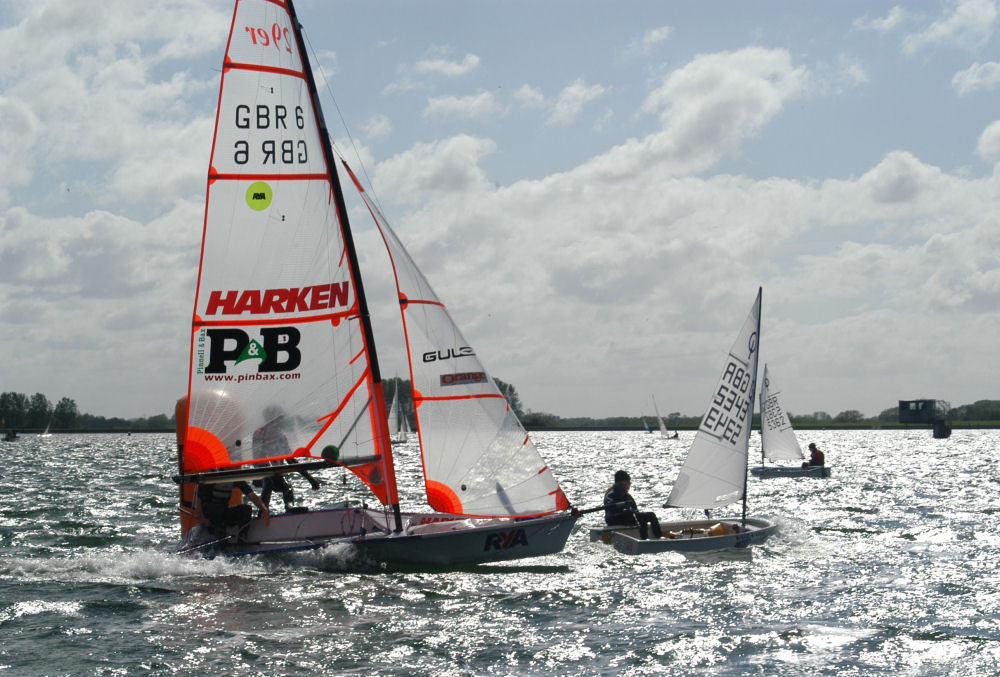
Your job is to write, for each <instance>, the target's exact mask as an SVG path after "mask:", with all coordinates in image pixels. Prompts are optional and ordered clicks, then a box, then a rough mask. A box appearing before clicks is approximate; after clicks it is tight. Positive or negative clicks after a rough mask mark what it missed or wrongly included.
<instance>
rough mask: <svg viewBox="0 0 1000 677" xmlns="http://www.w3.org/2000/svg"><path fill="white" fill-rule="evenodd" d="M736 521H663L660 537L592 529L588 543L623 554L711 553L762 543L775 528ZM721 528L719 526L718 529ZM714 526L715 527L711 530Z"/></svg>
mask: <svg viewBox="0 0 1000 677" xmlns="http://www.w3.org/2000/svg"><path fill="white" fill-rule="evenodd" d="M740 523H741V522H740V520H739V518H727V519H721V520H716V519H705V520H687V521H681V522H662V523H661V524H660V528H661V529H662V530H663V536H664V537H663V538H650V539H647V540H642V539H640V538H639V529H638V527H606V528H604V529H591V532H590V540H592V541H598V540H600V541H603V542H605V543H608V542H609V541H610V543H611V545H613V546H614V548H615V550H617V551H618V552H622V553H625V554H626V555H642V554H647V553H657V552H682V553H683V552H712V551H715V550H728V549H731V548H748V547H750V546H752V545H756V544H758V543H763V542H764V541H765V540H767V539H768V537H770V536H771V534H773V533H774V532H775V531H777V529H778V527H777V525H776V524H774V523H773V522H770V521H768V520H764V519H756V518H748V519H747V522H746V529H745V530H743V529H742V527H740V531H735V529H734V528H733V527H739V525H740ZM720 525H721V526H720ZM713 527H715V528H714V529H713Z"/></svg>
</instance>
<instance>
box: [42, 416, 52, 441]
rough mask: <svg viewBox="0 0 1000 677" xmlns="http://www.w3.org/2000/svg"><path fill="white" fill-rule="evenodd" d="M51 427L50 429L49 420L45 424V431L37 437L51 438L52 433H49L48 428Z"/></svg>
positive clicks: (50, 421) (50, 423)
mask: <svg viewBox="0 0 1000 677" xmlns="http://www.w3.org/2000/svg"><path fill="white" fill-rule="evenodd" d="M51 427H52V420H51V419H49V422H48V423H46V424H45V431H44V432H42V433H41V434H40V435H39V437H52V433H50V432H49V428H51Z"/></svg>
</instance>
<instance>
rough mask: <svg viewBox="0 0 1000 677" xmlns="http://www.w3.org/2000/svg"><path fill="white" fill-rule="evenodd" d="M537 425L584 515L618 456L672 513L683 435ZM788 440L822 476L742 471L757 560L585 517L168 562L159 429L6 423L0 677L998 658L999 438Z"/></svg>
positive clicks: (940, 666) (758, 669)
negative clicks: (499, 537) (622, 532)
mask: <svg viewBox="0 0 1000 677" xmlns="http://www.w3.org/2000/svg"><path fill="white" fill-rule="evenodd" d="M534 437H535V440H536V442H537V443H538V445H539V447H540V448H541V450H542V452H543V455H544V456H545V457H546V458H547V459H548V460H550V461H551V462H552V464H553V467H554V468H555V471H556V475H557V477H559V478H560V480H561V482H562V484H563V487H564V489H565V491H566V494H567V496H569V497H570V500H572V501H575V502H576V503H577V505H579V506H580V507H589V506H592V505H596V504H597V503H598V502H599V500H600V497H601V494H602V492H603V490H604V489H605V488H606V485H607V484H609V482H610V477H611V475H612V473H613V472H614V470H616V469H618V468H620V467H621V468H627V469H629V470H630V471H631V473H632V477H633V494H634V495H635V496H636V498H637V500H638V501H639V502H640V504H642V507H646V508H653V509H656V511H657V512H658V513H659V514H660V516H661V517H680V516H681V515H680V514H678V512H679V511H668V510H665V509H662V508H658V506H659V505H660V504H662V502H663V500H664V499H665V497H666V494H667V493H668V491H669V489H670V483H671V482H672V480H673V477H674V476H675V474H676V469H677V467H678V464H679V462H680V456H681V454H682V452H683V451H684V450H685V449H686V447H687V444H688V442H689V441H690V439H691V433H688V434H682V435H681V440H680V441H668V440H661V439H659V438H658V437H657V436H654V435H646V434H644V433H538V434H535V435H534ZM800 439H801V441H802V442H803V443H805V442H808V441H816V442H817V443H818V444H819V446H820V447H821V448H822V449H824V450H825V451H826V454H827V459H828V463H829V464H830V465H832V466H833V468H834V474H833V477H831V478H830V479H828V480H816V479H770V480H758V479H755V478H751V480H750V492H751V495H750V498H751V514H753V515H760V516H770V517H772V518H774V519H775V520H777V521H778V522H779V523H780V525H781V531H780V533H779V534H778V535H777V536H775V537H773V538H772V539H771V540H770V541H769V542H768V543H767V544H766V545H764V546H763V547H758V548H755V549H754V551H753V553H752V556H751V557H750V558H739V559H722V558H715V559H711V560H704V559H702V560H696V559H687V558H685V557H684V556H682V555H679V554H666V555H660V556H644V557H637V558H628V557H626V556H624V555H620V554H618V553H616V552H615V551H614V550H612V549H610V548H609V547H608V546H604V545H601V544H592V543H590V542H589V541H588V540H587V537H586V527H587V526H588V525H590V524H597V523H598V522H599V521H600V516H599V514H595V515H588V516H587V517H585V518H584V519H583V521H582V523H581V525H580V526H579V527H578V528H577V530H576V531H575V532H574V534H573V535H572V536H571V537H570V541H569V543H568V545H567V547H566V549H565V550H564V551H563V552H562V553H559V554H558V555H554V556H551V557H546V558H541V559H534V560H524V561H523V563H517V562H514V563H507V564H504V565H489V566H481V567H478V568H469V569H464V570H461V571H396V572H392V571H388V572H387V571H379V570H377V569H372V568H365V567H359V566H358V565H357V564H356V563H354V562H353V560H352V558H351V553H350V552H349V551H346V549H339V550H338V549H331V550H330V551H321V552H316V553H310V554H305V555H297V556H286V557H283V558H280V559H247V560H242V561H223V560H212V561H207V560H192V559H187V558H184V557H181V556H176V555H173V554H172V548H173V546H174V543H175V540H176V537H177V535H178V527H177V523H176V522H177V518H176V492H177V490H176V486H175V485H174V484H173V482H172V481H171V480H170V479H169V475H170V474H172V472H173V471H174V468H175V467H176V466H175V460H174V451H173V440H172V436H170V435H132V436H130V437H127V436H116V435H56V436H53V437H50V438H39V437H22V439H21V440H20V441H18V442H16V443H11V444H4V445H3V446H0V454H2V455H3V463H2V465H0V553H2V557H0V673H2V674H10V675H15V674H16V675H38V674H45V675H126V674H127V675H132V674H165V673H180V674H210V675H228V674H240V675H279V674H280V675H295V674H383V675H404V674H405V675H409V674H435V675H440V674H451V675H486V674H518V675H550V674H551V675H565V674H576V673H580V674H634V675H638V674H657V673H665V672H670V673H673V674H708V675H745V674H763V675H774V674H779V675H780V674H785V675H825V674H830V675H833V674H837V675H844V674H847V675H881V674H887V673H888V674H897V675H942V674H955V675H968V674H997V673H998V672H1000V594H998V592H997V589H998V583H1000V567H998V554H1000V519H998V516H997V513H998V512H1000V506H998V500H997V498H998V496H1000V472H998V470H997V465H996V464H995V463H994V462H993V458H994V455H995V451H996V449H997V448H998V446H1000V445H998V443H1000V431H956V432H955V433H954V434H953V435H952V437H951V438H950V439H948V440H934V439H933V438H932V437H931V434H930V432H929V431H912V432H898V431H896V432H889V431H851V432H829V431H820V432H816V433H806V434H804V435H800ZM414 454H415V452H412V451H409V452H407V451H403V452H402V453H401V454H399V457H400V458H398V460H397V463H398V464H402V465H404V466H405V464H406V463H407V462H409V461H413V460H414V458H415V456H414ZM144 459H147V462H148V460H151V461H152V463H151V464H150V465H148V466H146V465H144V464H143V462H142V461H143V460H144ZM331 480H333V481H329V482H327V483H326V485H325V487H324V489H322V490H321V492H320V493H324V492H325V494H327V495H329V496H331V497H333V496H336V497H338V498H339V497H340V496H341V494H342V492H343V491H344V487H343V486H342V485H341V482H340V477H339V476H338V475H334V476H332V477H331ZM403 480H404V483H405V484H406V485H407V486H405V487H404V491H405V492H407V493H412V492H413V491H415V477H414V475H413V473H412V472H411V473H409V474H404V476H403ZM303 484H304V483H302V482H301V481H299V482H298V483H297V484H296V488H297V489H298V493H299V494H300V495H302V496H303V498H304V499H305V501H306V502H307V503H310V504H311V503H314V502H318V500H319V495H318V494H317V493H312V492H308V491H303V490H302V489H303ZM279 502H280V501H279Z"/></svg>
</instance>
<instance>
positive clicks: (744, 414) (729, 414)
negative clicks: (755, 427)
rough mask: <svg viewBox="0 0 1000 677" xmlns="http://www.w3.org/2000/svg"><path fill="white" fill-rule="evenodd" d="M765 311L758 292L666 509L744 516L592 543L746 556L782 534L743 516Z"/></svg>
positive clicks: (619, 531)
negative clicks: (727, 510)
mask: <svg viewBox="0 0 1000 677" xmlns="http://www.w3.org/2000/svg"><path fill="white" fill-rule="evenodd" d="M760 306H761V292H760V291H759V290H758V292H757V299H756V301H755V302H754V304H753V307H752V308H751V310H750V314H749V315H748V316H747V319H746V322H744V323H743V328H742V329H741V330H740V333H739V335H738V336H737V338H736V342H735V343H734V344H733V346H732V348H730V349H729V354H728V355H727V357H726V363H725V366H724V367H723V370H722V376H721V377H720V379H719V382H718V384H717V385H716V388H715V390H714V391H713V394H712V399H711V401H710V403H709V406H708V411H707V412H706V413H705V416H704V417H703V418H702V420H701V424H700V425H699V427H698V431H697V433H696V434H695V438H694V442H693V443H692V444H691V447H690V449H688V452H687V457H686V458H685V460H684V465H683V466H682V467H681V470H680V472H679V474H678V476H677V480H676V481H675V482H674V486H673V489H672V491H671V492H670V496H669V498H668V499H667V503H666V505H665V507H676V508H688V509H699V510H711V509H715V508H721V507H724V506H727V505H730V504H732V503H735V502H737V501H740V500H742V502H743V514H742V516H741V517H734V518H725V519H711V518H709V519H698V520H683V521H675V522H661V524H660V526H661V529H662V531H663V538H651V539H648V540H642V539H640V538H639V534H638V529H637V528H635V527H629V528H622V527H614V528H606V529H603V530H600V529H595V530H592V531H591V540H603V539H604V538H606V537H607V535H610V537H611V544H612V545H614V547H615V549H616V550H618V551H619V552H623V553H626V554H629V555H638V554H643V553H656V552H666V551H676V552H709V551H714V550H725V549H728V548H746V547H749V546H751V545H754V544H757V543H761V542H763V541H764V540H766V539H767V538H768V537H769V536H770V535H771V534H773V533H774V532H775V531H776V530H777V526H776V525H775V524H774V523H773V522H770V521H768V520H765V519H759V518H748V517H747V514H746V513H747V503H746V499H747V495H746V488H747V452H748V449H749V442H750V428H751V424H752V423H753V408H754V399H755V398H754V391H755V390H756V380H757V356H758V350H759V338H760ZM594 532H598V533H596V534H595V533H594ZM602 532H603V533H602ZM607 532H611V533H610V534H608V533H607Z"/></svg>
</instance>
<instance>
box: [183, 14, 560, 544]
mask: <svg viewBox="0 0 1000 677" xmlns="http://www.w3.org/2000/svg"><path fill="white" fill-rule="evenodd" d="M304 55H305V50H304V47H303V40H302V37H301V33H300V24H299V22H298V19H297V18H296V14H295V10H294V8H293V5H292V2H291V0H236V6H235V10H234V13H233V22H232V25H231V29H230V34H229V40H228V43H227V47H226V56H225V59H224V62H223V71H222V81H221V85H220V92H219V107H218V114H217V118H216V126H215V137H214V142H213V147H212V153H211V161H210V167H209V172H208V189H207V197H206V207H205V221H204V232H203V241H202V253H201V262H200V267H199V274H198V285H197V292H196V297H195V309H194V315H193V320H192V325H191V358H190V371H189V386H188V394H187V396H186V397H185V398H183V399H182V400H181V401H179V402H178V407H177V412H176V415H177V421H178V466H179V474H178V476H177V477H175V479H176V480H177V481H178V483H179V484H180V486H181V496H180V501H181V529H182V535H183V537H184V539H185V541H184V545H183V548H182V549H183V550H184V551H185V552H199V553H205V552H207V551H209V550H210V551H211V552H212V553H213V554H223V555H243V554H253V553H261V552H274V551H281V550H298V549H307V548H316V547H322V546H324V545H327V544H331V543H340V542H347V543H352V544H354V545H356V546H358V547H359V548H360V549H361V550H362V551H363V552H364V553H365V554H367V555H370V556H372V557H374V558H375V559H378V560H381V561H387V562H408V563H410V562H412V563H434V564H456V563H475V562H482V561H493V560H504V559H515V558H519V557H530V556H536V555H541V554H548V553H551V552H556V551H558V550H560V549H562V547H563V545H564V544H565V541H566V538H567V537H568V535H569V531H570V530H571V528H572V526H573V523H574V522H575V520H576V515H572V514H570V513H568V512H566V511H565V508H568V503H565V497H563V496H562V492H561V490H558V485H555V490H556V491H555V495H554V496H552V497H550V502H549V506H550V507H551V509H548V510H545V509H542V503H541V502H540V501H538V500H536V498H535V493H534V485H535V484H536V482H534V481H526V482H524V483H520V482H518V481H517V480H518V479H520V478H519V477H516V474H515V473H512V472H507V470H508V468H507V467H506V466H505V464H504V463H503V462H493V461H482V460H478V459H477V460H474V461H473V462H472V463H469V462H468V459H467V457H466V456H465V455H464V454H461V453H458V454H456V456H455V461H454V463H451V464H450V466H451V467H450V468H448V466H449V463H448V461H447V459H445V460H440V461H439V464H440V466H444V467H445V469H444V470H440V469H439V470H437V471H435V472H436V473H437V474H431V475H429V476H428V494H429V496H431V495H433V496H435V499H434V500H432V501H431V504H432V506H435V507H436V506H445V511H440V512H431V513H426V512H425V513H402V512H401V511H400V509H399V499H398V495H397V489H396V479H395V468H394V465H393V459H392V453H391V444H390V435H389V425H388V420H387V417H386V415H385V411H386V407H385V397H384V394H383V385H382V380H381V377H380V375H379V367H378V360H377V357H376V352H375V340H374V335H373V332H372V327H371V321H370V318H369V313H368V310H367V302H366V300H365V295H364V290H363V286H362V278H361V273H360V270H359V267H358V257H357V254H356V252H355V249H354V242H353V237H352V234H351V228H350V223H349V220H348V215H347V209H346V207H345V204H344V197H343V193H342V190H341V185H340V181H339V178H338V173H337V169H336V164H335V161H334V158H333V151H332V145H331V143H330V139H329V134H328V132H327V129H326V124H325V122H324V120H323V115H322V111H321V109H320V106H319V103H318V100H319V99H318V95H317V93H316V87H315V82H314V78H313V75H312V71H311V68H310V66H309V62H308V59H306V58H305V56H304ZM442 308H443V306H442ZM463 345H464V344H463ZM442 378H444V377H442ZM449 378H451V379H453V380H455V381H456V382H459V383H461V382H463V379H464V378H466V375H465V374H463V373H452V374H451V375H450V376H449ZM491 383H492V382H491ZM432 399H433V396H432ZM430 409H431V410H433V407H430ZM470 416H471V415H470ZM430 418H431V419H433V416H430ZM456 421H457V422H459V423H461V422H462V419H453V420H452V421H451V422H452V423H453V424H454V423H455V422H456ZM430 425H431V427H432V428H433V427H434V424H433V423H431V424H430ZM438 436H440V435H438ZM433 437H435V434H433V433H432V438H433ZM441 437H442V439H443V440H444V444H443V445H442V444H441V443H438V446H443V451H442V453H443V454H448V453H451V452H453V451H454V450H455V444H454V442H455V441H456V440H461V439H462V438H477V439H481V438H482V426H478V427H475V426H474V429H473V430H472V431H469V430H460V431H456V430H452V431H451V433H450V434H447V435H443V436H441ZM497 437H499V436H497ZM276 440H280V441H281V443H280V444H277V443H276ZM498 446H501V445H498ZM532 449H533V447H532ZM431 456H433V454H431ZM293 461H295V462H297V463H295V464H294V465H293V464H292V462H293ZM521 461H525V459H524V458H523V457H522V456H516V457H515V458H513V459H511V462H515V463H516V462H521ZM425 462H426V458H425ZM526 465H527V462H526ZM331 466H344V467H347V468H348V469H350V470H351V471H352V472H354V473H355V474H356V475H357V476H358V477H359V478H360V479H361V480H362V481H363V482H364V483H365V484H366V485H367V486H368V488H369V489H370V490H371V491H372V493H373V494H374V495H375V496H376V498H377V499H378V501H379V502H380V503H382V505H383V506H385V508H383V509H381V510H380V509H377V508H367V507H365V508H349V507H334V508H330V509H325V510H311V511H306V512H295V513H286V514H284V515H274V516H272V517H271V519H270V520H269V521H265V520H261V519H255V520H253V521H251V522H250V524H249V526H248V528H246V529H245V530H244V531H243V532H242V533H240V534H239V535H238V536H239V539H238V541H239V542H237V539H236V538H234V537H235V536H237V534H235V533H231V534H226V535H223V536H222V537H220V538H215V539H214V540H213V539H209V537H208V536H206V535H205V534H199V533H198V531H199V530H198V529H195V528H194V527H195V526H196V517H197V511H196V503H195V500H194V496H195V493H196V491H195V487H196V486H198V485H200V484H219V483H223V482H234V481H248V480H255V479H263V478H266V477H268V476H271V475H273V474H275V473H285V472H294V471H298V470H302V469H307V470H311V471H316V470H322V469H324V468H328V467H331ZM463 467H464V468H465V471H466V473H465V475H464V476H465V480H464V482H463V484H464V486H463V485H458V484H455V485H454V486H455V487H456V488H455V489H452V486H453V484H454V483H455V482H457V481H459V480H455V479H454V477H453V476H452V474H451V473H452V471H454V470H455V469H456V468H459V469H461V468H463ZM490 472H493V473H494V481H493V493H494V494H495V495H496V496H498V497H499V496H503V497H505V499H506V500H507V501H508V503H509V505H510V507H511V509H510V510H507V509H506V507H504V508H503V509H502V511H501V510H497V511H493V512H496V513H500V512H502V514H503V515H505V516H509V515H517V516H520V517H525V516H528V517H530V516H532V515H541V514H543V513H553V512H555V511H562V512H559V513H558V514H547V516H546V517H542V518H539V519H526V520H523V521H520V520H519V521H516V522H515V521H514V520H512V519H502V520H479V521H476V520H471V519H467V518H468V516H470V515H493V512H491V511H489V510H488V509H486V508H485V504H486V503H488V501H477V500H476V499H475V498H473V499H472V500H470V499H469V498H466V497H464V496H463V498H464V499H465V501H464V502H463V501H461V500H449V498H450V497H449V495H448V492H447V491H446V490H445V489H441V488H438V489H437V491H436V493H432V489H434V488H436V486H437V485H434V484H432V482H433V481H436V482H439V484H440V486H442V487H445V488H446V489H447V490H450V491H452V492H453V493H455V492H458V491H461V492H463V493H464V492H465V487H466V486H467V487H469V488H470V489H475V490H476V492H477V493H476V495H477V496H479V495H480V494H482V493H484V489H483V486H484V484H485V483H486V481H485V480H484V479H483V477H484V476H485V475H487V474H489V473H490ZM539 474H540V475H544V474H545V473H544V472H540V473H539ZM439 477H440V478H442V479H438V478H439ZM549 478H551V473H548V477H547V478H545V477H543V479H542V480H541V482H542V483H544V482H545V479H549ZM532 480H534V478H532ZM552 483H553V484H554V480H553V481H552ZM237 495H238V492H236V491H234V492H233V496H234V499H233V500H234V501H235V500H237V498H236V497H237ZM442 495H443V496H444V497H445V498H444V499H440V498H438V497H440V496H442ZM560 499H561V501H562V502H559V501H560ZM497 500H498V501H499V499H497ZM500 503H501V505H506V504H503V502H502V501H500ZM455 508H460V509H461V510H460V511H458V510H455Z"/></svg>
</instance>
